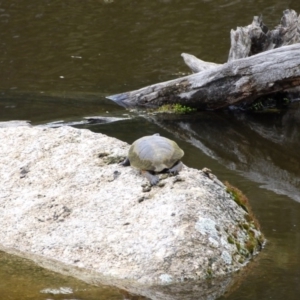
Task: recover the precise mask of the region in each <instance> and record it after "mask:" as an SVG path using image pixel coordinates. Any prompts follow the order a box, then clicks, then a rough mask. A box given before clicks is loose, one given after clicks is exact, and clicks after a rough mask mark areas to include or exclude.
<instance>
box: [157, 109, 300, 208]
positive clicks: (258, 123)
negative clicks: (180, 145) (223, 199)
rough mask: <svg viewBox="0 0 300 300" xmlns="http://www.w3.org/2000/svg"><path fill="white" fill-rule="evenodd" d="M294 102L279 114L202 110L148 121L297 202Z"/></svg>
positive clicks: (299, 177)
mask: <svg viewBox="0 0 300 300" xmlns="http://www.w3.org/2000/svg"><path fill="white" fill-rule="evenodd" d="M298 106H299V105H298V104H297V105H295V107H294V109H290V110H289V111H287V112H286V113H285V114H283V115H276V116H270V115H258V116H257V115H253V116H249V115H244V114H241V113H238V114H233V113H207V112H206V113H201V114H197V115H195V116H194V117H192V118H186V119H183V120H180V121H176V122H174V120H172V119H171V120H169V119H168V118H166V119H164V117H163V116H156V117H155V118H153V120H154V121H155V122H156V123H157V124H159V125H161V126H163V127H164V128H166V129H167V130H169V131H171V132H177V133H178V135H179V136H180V137H181V138H182V139H184V140H186V141H188V142H189V143H191V144H192V145H194V146H195V147H197V148H199V149H201V150H202V151H203V152H204V153H205V154H206V155H208V156H210V157H212V158H214V159H216V160H218V161H220V162H221V163H222V164H223V165H225V166H227V167H228V168H229V169H231V170H235V171H238V172H240V173H241V174H243V176H246V177H248V178H249V179H251V180H253V181H256V182H258V183H260V184H261V186H262V187H264V188H267V189H270V190H272V191H275V192H276V193H279V194H284V195H288V196H289V197H291V198H292V199H294V200H296V201H299V202H300V189H299V188H300V163H299V159H300V154H299V151H298V149H299V146H300V145H299V143H300V134H299V132H300V122H299V120H300V119H299V111H300V109H299V107H298Z"/></svg>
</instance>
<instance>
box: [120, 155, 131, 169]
mask: <svg viewBox="0 0 300 300" xmlns="http://www.w3.org/2000/svg"><path fill="white" fill-rule="evenodd" d="M120 165H122V166H124V167H128V166H130V161H129V158H128V157H126V158H125V160H124V161H122V162H121V163H120Z"/></svg>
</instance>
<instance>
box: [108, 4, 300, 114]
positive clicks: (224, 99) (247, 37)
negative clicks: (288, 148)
mask: <svg viewBox="0 0 300 300" xmlns="http://www.w3.org/2000/svg"><path fill="white" fill-rule="evenodd" d="M299 41H300V17H297V14H296V12H295V11H293V10H286V11H284V16H283V18H282V20H281V24H280V25H279V26H278V27H276V28H275V29H274V30H272V31H269V30H268V29H267V27H266V26H265V25H264V24H263V22H262V18H261V17H254V20H253V23H252V24H251V25H249V26H247V27H244V28H237V30H236V31H231V49H230V52H229V59H228V62H227V63H225V64H223V65H218V64H214V63H210V62H204V61H202V60H200V59H198V58H196V57H195V56H193V55H190V54H186V53H183V54H182V57H183V59H184V61H185V63H186V64H187V65H188V66H189V67H190V69H191V70H192V71H193V72H194V73H197V74H193V75H189V76H185V77H181V78H178V79H174V80H171V81H166V82H162V83H158V84H154V85H151V86H147V87H144V88H142V89H139V90H136V91H131V92H126V93H122V94H117V95H113V96H109V97H108V98H109V99H111V100H113V101H115V102H117V103H118V104H120V105H123V106H128V107H134V106H154V107H156V106H161V105H164V104H173V103H180V104H182V105H188V106H191V107H196V108H199V109H219V108H224V107H227V106H229V105H234V104H238V103H240V102H246V103H247V102H248V103H249V102H252V101H253V100H255V99H256V98H258V97H260V96H262V95H265V94H272V93H276V92H279V91H283V90H286V89H290V88H293V87H296V86H300V68H299V66H300V44H295V43H298V42H299ZM286 45H290V46H286ZM274 48H276V49H274ZM257 53H258V54H257ZM249 56H250V57H249Z"/></svg>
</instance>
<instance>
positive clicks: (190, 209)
mask: <svg viewBox="0 0 300 300" xmlns="http://www.w3.org/2000/svg"><path fill="white" fill-rule="evenodd" d="M0 140H1V144H0V181H1V185H0V198H1V201H0V226H1V231H0V241H1V242H0V248H1V249H2V250H5V251H7V252H10V253H15V254H18V255H21V256H24V257H27V258H30V259H32V260H34V261H36V262H37V263H39V264H40V265H42V266H44V267H47V268H50V269H52V270H55V271H58V272H61V273H64V274H68V275H72V276H75V277H78V278H81V279H82V280H85V281H87V282H90V283H92V284H110V285H114V286H117V287H119V288H122V289H126V290H129V291H131V292H133V293H139V294H142V295H144V296H147V297H150V298H152V299H168V296H167V295H168V294H172V293H175V294H174V295H172V297H171V298H170V299H177V298H178V299H180V298H179V297H181V296H182V295H181V296H180V292H179V290H184V293H186V289H187V287H189V286H190V288H191V291H192V290H194V291H197V297H198V298H197V299H200V297H199V296H201V295H202V294H203V295H206V294H209V292H208V289H209V288H212V285H211V284H208V283H207V278H213V279H214V280H216V279H218V278H219V279H220V281H219V282H218V284H219V285H218V289H217V290H215V291H214V293H215V296H216V297H217V296H220V295H221V294H222V293H223V292H224V291H225V289H226V287H227V286H228V284H230V280H228V279H227V277H226V279H225V281H224V283H223V284H220V282H221V279H222V278H225V277H224V276H227V275H230V274H232V273H233V272H235V271H237V270H239V269H241V268H242V267H243V266H245V264H246V263H247V262H248V261H249V260H250V259H251V258H252V256H253V255H255V254H256V253H258V251H259V250H260V249H261V246H262V243H263V237H262V234H261V232H260V231H259V228H258V225H257V223H256V222H255V221H254V219H253V216H252V215H251V213H250V212H249V210H248V209H247V208H246V207H245V206H244V204H243V205H242V204H241V203H240V202H239V201H237V199H236V197H237V193H236V191H232V190H229V189H228V188H227V187H225V186H224V185H223V184H222V183H221V182H220V181H219V180H217V179H216V177H215V176H213V175H212V174H210V173H208V172H207V169H205V170H204V171H200V170H196V169H192V168H188V167H186V166H184V168H183V170H182V171H181V172H180V173H179V175H177V176H174V177H172V176H169V177H166V176H163V175H161V180H160V184H159V185H158V186H155V187H150V186H148V185H147V180H146V179H145V178H144V177H142V176H140V175H139V173H138V171H137V170H135V169H133V168H131V167H123V166H121V165H119V164H118V163H119V162H120V161H122V160H123V159H124V157H126V155H127V152H128V149H129V145H128V144H127V143H125V142H122V141H119V140H117V139H115V138H111V137H108V136H106V135H103V134H99V133H93V132H91V131H89V130H81V129H75V128H72V127H67V126H65V127H60V128H41V127H7V128H0ZM208 175H209V176H208ZM145 187H147V188H145ZM196 284H204V285H205V287H204V288H203V286H202V288H201V289H200V291H199V290H198V289H197V288H195V285H196ZM221 286H222V288H221ZM159 287H161V289H160V288H159ZM178 289H179V290H178ZM214 289H216V288H214ZM176 295H177V296H176ZM191 295H192V293H191ZM191 297H192V296H191ZM187 299H188V298H187ZM191 299H192V298H191Z"/></svg>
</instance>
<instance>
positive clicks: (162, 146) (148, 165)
mask: <svg viewBox="0 0 300 300" xmlns="http://www.w3.org/2000/svg"><path fill="white" fill-rule="evenodd" d="M183 155H184V152H183V150H182V149H180V148H179V146H178V145H177V144H176V143H175V142H174V141H172V140H169V139H167V138H165V137H162V136H159V135H151V136H144V137H142V138H140V139H138V140H136V141H135V142H134V143H133V144H132V145H131V147H130V149H129V153H128V159H129V161H130V165H131V166H133V167H135V168H137V169H141V170H147V171H154V172H161V171H162V170H164V169H169V168H171V167H173V166H174V164H175V163H176V162H178V161H179V160H180V159H181V158H182V157H183Z"/></svg>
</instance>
